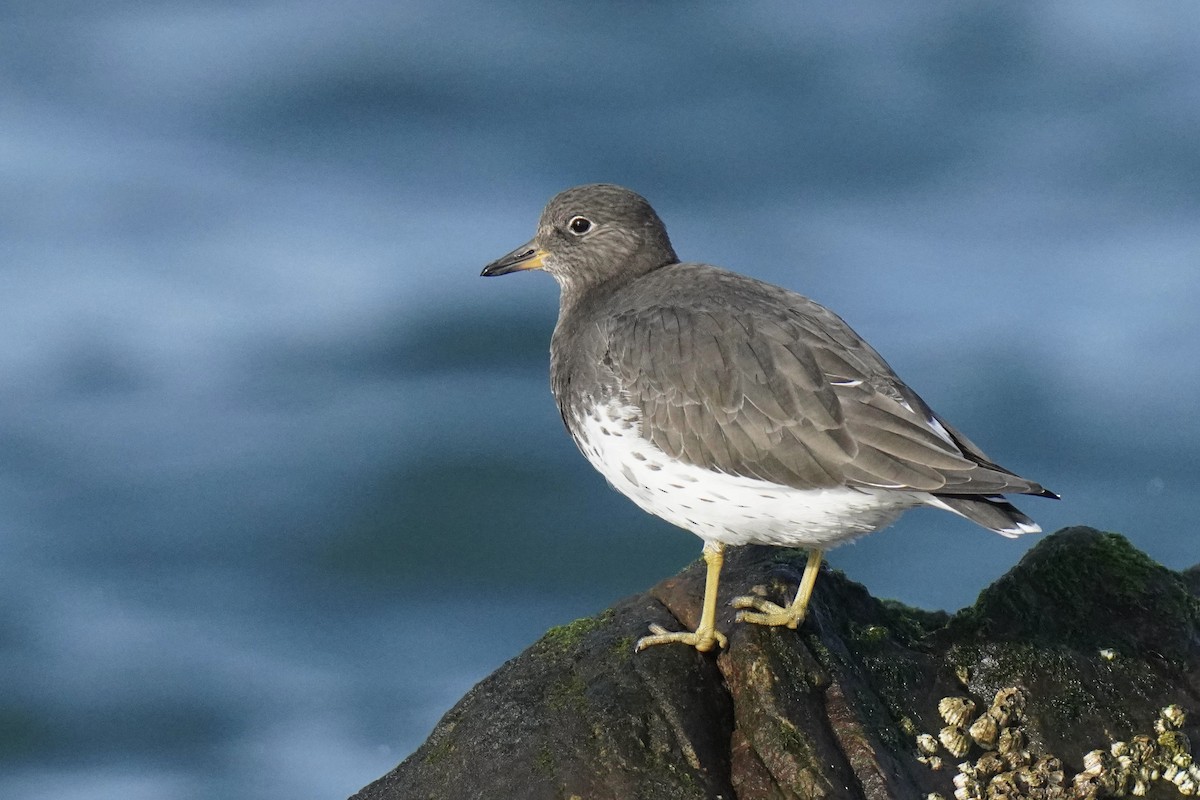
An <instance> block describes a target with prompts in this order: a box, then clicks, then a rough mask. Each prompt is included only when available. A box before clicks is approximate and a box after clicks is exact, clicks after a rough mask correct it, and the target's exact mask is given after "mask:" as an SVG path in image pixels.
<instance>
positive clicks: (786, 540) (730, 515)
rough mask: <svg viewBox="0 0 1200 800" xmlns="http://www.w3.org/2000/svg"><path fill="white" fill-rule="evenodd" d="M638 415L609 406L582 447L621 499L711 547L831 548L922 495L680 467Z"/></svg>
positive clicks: (581, 424)
mask: <svg viewBox="0 0 1200 800" xmlns="http://www.w3.org/2000/svg"><path fill="white" fill-rule="evenodd" d="M637 420H638V410H637V409H636V408H634V407H626V406H620V405H617V404H613V405H609V406H606V407H604V408H601V409H598V411H597V413H595V414H591V415H587V416H585V417H583V418H582V419H579V420H578V421H577V433H578V434H580V435H579V438H578V442H579V447H580V449H581V450H582V451H583V454H584V455H585V456H587V459H588V461H590V462H591V464H592V466H594V467H595V468H596V469H597V470H599V471H600V473H601V474H602V475H604V477H605V478H607V479H608V482H609V483H610V484H611V485H612V486H613V488H615V489H616V490H617V491H619V492H620V493H621V494H623V495H625V496H626V497H628V498H629V499H630V500H632V501H633V502H635V503H637V504H638V505H639V506H640V507H641V508H642V509H643V510H645V511H648V512H650V513H651V514H653V515H655V516H656V517H661V518H662V519H665V520H667V521H668V522H671V523H673V524H675V525H678V526H679V527H681V528H684V529H685V530H689V531H691V532H692V533H694V534H696V535H697V536H699V537H700V538H701V539H704V540H705V541H712V542H721V543H723V544H730V545H740V544H770V545H782V546H790V547H820V548H828V547H831V546H833V545H835V544H840V543H842V542H846V541H849V540H850V539H853V538H856V537H858V536H862V535H863V534H867V533H871V532H872V531H876V530H879V529H880V528H882V527H885V526H886V525H888V524H890V523H891V522H893V521H894V520H895V519H896V517H898V516H900V514H901V513H902V512H903V511H904V510H905V509H908V508H912V507H913V506H917V505H921V504H922V503H924V502H925V499H924V497H922V496H921V495H920V494H917V493H909V492H897V491H892V490H887V489H851V488H844V487H843V488H835V489H809V490H802V489H793V488H792V487H790V486H782V485H780V484H777V483H772V482H769V481H763V480H758V479H756V478H746V477H741V476H738V475H728V474H724V473H719V472H711V471H709V470H706V469H703V468H701V467H697V466H694V465H692V464H686V463H683V462H680V461H676V460H675V459H672V458H671V457H669V456H667V455H666V454H665V453H663V452H662V451H661V450H659V449H658V448H657V447H655V446H654V445H653V444H652V443H651V442H649V441H648V440H646V439H643V438H642V437H641V432H640V430H639V425H638V422H637Z"/></svg>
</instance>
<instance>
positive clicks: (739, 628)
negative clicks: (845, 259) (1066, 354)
mask: <svg viewBox="0 0 1200 800" xmlns="http://www.w3.org/2000/svg"><path fill="white" fill-rule="evenodd" d="M803 563H804V553H803V552H802V551H798V550H784V549H779V548H754V547H747V548H738V549H735V550H732V551H730V553H729V554H728V556H727V559H726V566H725V573H724V576H723V583H722V587H723V592H722V601H725V600H726V598H727V596H732V595H733V594H735V593H738V594H741V593H745V592H746V591H747V590H749V589H750V587H751V586H753V585H755V584H766V587H765V588H766V590H767V591H768V593H769V594H771V595H773V596H777V597H778V598H780V599H782V598H785V597H790V593H791V592H794V588H795V584H796V580H797V578H798V575H799V571H800V570H802V569H803ZM702 586H703V568H702V566H701V565H699V564H694V565H692V566H691V567H689V568H688V569H686V570H684V571H683V572H682V573H680V574H679V575H677V576H675V577H673V578H670V579H668V580H666V581H663V582H662V583H660V584H659V585H658V586H656V587H654V588H653V589H651V590H650V591H649V592H648V593H646V594H643V595H639V596H637V597H633V598H630V599H628V600H625V601H623V602H621V603H619V604H618V605H616V606H615V607H613V608H612V609H609V610H608V611H605V612H604V613H602V614H600V615H598V616H596V617H593V618H590V619H584V620H579V621H577V622H574V623H572V624H570V625H567V626H563V627H560V628H554V629H552V630H551V631H549V632H548V633H547V634H546V635H545V636H544V637H543V638H542V639H541V641H539V642H538V643H537V644H535V645H534V646H533V647H531V648H529V649H528V650H526V651H525V652H524V653H522V654H521V655H519V656H518V657H517V658H515V659H513V660H512V661H510V662H508V663H507V664H505V665H504V666H503V667H501V668H500V669H499V670H498V671H497V672H496V673H494V674H493V675H491V676H490V677H488V678H486V679H485V680H484V681H482V682H481V683H480V684H479V685H478V686H476V687H475V688H474V689H472V690H471V691H470V692H469V693H468V694H467V695H466V696H465V697H464V698H463V699H462V700H461V701H460V702H459V703H458V704H457V705H456V706H455V707H454V708H453V709H451V711H450V712H449V713H447V715H446V716H445V718H443V719H442V721H441V722H440V723H439V724H438V726H437V728H436V729H435V730H434V732H433V734H432V735H431V736H430V737H429V739H428V741H426V742H425V743H424V744H423V745H422V746H421V747H420V748H419V749H418V750H417V751H416V752H415V753H413V754H412V755H411V756H410V757H409V758H407V759H406V760H405V761H404V762H403V763H401V764H400V765H399V766H398V767H396V769H394V770H393V771H392V772H390V773H388V774H387V775H386V776H384V777H383V778H381V779H379V780H378V781H376V782H375V783H372V784H371V785H370V786H367V787H366V788H364V789H363V790H362V791H360V792H359V793H358V794H357V795H355V796H354V798H355V800H401V798H404V799H407V798H422V800H425V799H426V798H428V799H430V800H433V799H434V798H510V797H512V798H517V797H519V798H531V800H539V799H540V798H547V800H549V799H551V798H553V799H554V800H571V798H580V799H581V800H582V799H583V798H587V800H607V799H608V798H613V800H616V798H639V799H644V800H656V799H657V798H664V799H666V798H670V800H679V799H680V798H727V799H728V800H733V799H734V798H740V800H758V799H759V798H771V799H772V800H790V799H791V798H827V799H828V800H833V799H834V798H903V799H905V800H907V799H908V798H925V797H926V796H928V795H930V794H931V793H937V794H940V795H941V796H942V797H944V798H949V797H953V796H956V795H955V790H956V788H957V789H958V791H959V794H958V795H957V796H960V797H963V798H971V797H980V798H983V797H1010V798H1014V800H1015V799H1016V798H1022V797H1028V798H1031V799H1032V798H1047V800H1053V799H1054V798H1063V799H1064V800H1065V799H1066V798H1075V797H1079V798H1084V797H1101V796H1108V795H1105V794H1104V793H1105V792H1108V793H1109V794H1113V793H1115V792H1118V791H1122V792H1126V793H1128V792H1131V791H1132V790H1133V789H1134V787H1135V782H1136V781H1137V780H1138V777H1137V775H1135V774H1134V773H1135V772H1137V769H1136V767H1137V765H1138V764H1140V763H1142V762H1140V761H1131V760H1130V758H1129V757H1126V758H1125V761H1123V762H1121V761H1119V760H1118V759H1114V758H1110V757H1109V756H1108V755H1106V754H1108V753H1109V752H1111V746H1112V742H1113V741H1114V740H1120V741H1121V742H1128V741H1130V740H1131V739H1132V738H1133V737H1134V736H1135V735H1137V734H1143V735H1145V736H1147V737H1149V738H1147V739H1145V740H1144V741H1146V742H1150V744H1146V745H1145V748H1143V749H1147V752H1146V754H1145V759H1149V760H1147V761H1146V762H1145V763H1146V764H1147V765H1149V766H1146V768H1145V770H1144V774H1143V777H1146V776H1148V775H1151V773H1152V771H1151V769H1150V767H1151V766H1153V765H1154V764H1159V763H1160V762H1161V763H1164V764H1165V763H1167V761H1169V759H1170V758H1171V757H1174V755H1173V754H1175V753H1176V751H1177V750H1178V749H1179V748H1180V747H1185V746H1186V742H1187V739H1186V738H1184V737H1190V738H1191V739H1196V737H1197V735H1198V733H1200V729H1198V728H1197V727H1196V725H1195V723H1196V721H1198V720H1200V600H1198V599H1197V594H1196V588H1195V587H1196V580H1195V577H1194V571H1193V572H1192V573H1191V574H1187V575H1186V576H1185V575H1183V574H1180V573H1175V572H1172V571H1170V570H1168V569H1166V568H1164V567H1162V566H1160V565H1158V564H1155V563H1154V562H1153V561H1151V560H1150V559H1149V558H1147V557H1146V556H1145V555H1144V554H1142V553H1140V552H1138V551H1137V550H1136V549H1134V548H1133V547H1132V546H1131V545H1130V544H1129V542H1128V541H1126V540H1125V539H1124V538H1123V537H1121V536H1119V535H1116V534H1111V533H1101V532H1099V531H1096V530H1093V529H1090V528H1071V529H1066V530H1063V531H1060V532H1058V533H1056V534H1053V535H1050V536H1047V537H1046V538H1045V539H1043V540H1042V541H1041V542H1040V543H1039V544H1038V545H1037V546H1036V547H1034V548H1033V549H1032V550H1030V551H1029V552H1028V553H1027V554H1026V556H1025V557H1024V558H1023V559H1022V560H1021V562H1020V564H1018V565H1017V566H1016V567H1014V568H1013V570H1011V571H1010V572H1009V573H1008V574H1007V575H1005V576H1003V577H1002V578H1000V579H999V580H998V581H996V583H994V584H993V585H992V586H990V587H989V588H988V589H986V590H985V591H984V592H983V593H982V594H981V595H980V598H979V601H978V602H977V603H976V604H975V605H974V606H972V607H970V608H967V609H964V610H963V611H961V612H959V613H958V614H956V615H954V616H953V617H951V616H950V615H947V614H944V613H931V612H925V611H920V610H917V609H911V608H907V607H905V606H902V605H900V604H897V603H892V602H885V601H880V600H877V599H875V598H873V597H871V596H870V595H869V594H868V593H867V591H866V590H865V589H864V588H863V587H862V586H860V585H859V584H856V583H854V582H852V581H849V580H847V579H846V578H845V577H844V576H843V575H841V574H840V573H838V572H836V571H832V572H831V571H829V570H825V574H823V575H822V576H821V578H820V580H818V582H817V591H816V594H815V596H814V601H813V604H812V606H811V610H810V615H809V619H808V620H807V621H806V622H805V624H804V625H803V626H802V627H801V629H800V630H799V631H790V630H785V629H766V628H762V627H759V626H754V625H742V624H736V623H734V622H733V620H732V615H733V612H732V611H731V610H730V609H728V608H727V607H725V611H724V612H723V614H724V618H723V619H722V620H721V622H720V626H721V629H722V630H724V631H726V632H727V633H728V634H729V639H730V643H729V648H728V649H727V650H725V651H723V652H721V653H720V654H719V655H713V654H707V655H702V654H699V653H696V652H695V651H694V650H692V649H691V648H687V647H682V646H664V647H656V648H651V649H649V650H647V651H644V652H642V653H637V654H635V653H634V652H633V643H634V642H635V641H636V640H637V638H638V637H639V636H641V635H643V634H644V633H645V631H646V626H647V624H648V623H651V622H657V623H659V624H661V625H663V626H664V627H666V628H669V629H676V628H678V627H679V626H680V625H686V626H689V627H694V626H695V625H696V623H697V621H698V620H697V619H696V616H697V615H698V613H699V597H700V595H701V593H702ZM946 697H962V698H968V699H969V700H971V701H973V709H974V710H972V711H970V713H969V714H967V713H966V712H965V711H964V712H962V713H963V714H965V715H966V717H973V718H974V719H973V721H972V720H971V719H966V718H964V719H963V720H962V724H959V725H953V724H948V723H947V722H946V721H945V720H944V719H943V718H942V716H941V715H940V714H939V710H938V707H939V701H940V700H942V698H946ZM956 702H958V704H959V705H961V706H962V707H963V708H964V709H970V708H972V704H971V703H961V701H956ZM1169 704H1176V705H1178V706H1179V707H1180V708H1181V709H1182V710H1183V711H1185V712H1187V711H1190V712H1192V716H1191V718H1190V720H1187V721H1185V722H1184V724H1183V731H1182V733H1183V737H1179V736H1176V737H1175V738H1173V739H1171V740H1170V742H1169V744H1170V747H1171V748H1174V749H1173V750H1170V749H1169V748H1168V747H1167V746H1166V745H1165V744H1164V745H1163V746H1162V747H1160V746H1159V745H1158V744H1155V742H1157V741H1158V737H1159V735H1160V733H1161V731H1156V730H1155V728H1154V726H1155V724H1156V722H1157V723H1158V724H1159V726H1160V727H1162V726H1163V725H1165V724H1167V723H1164V722H1163V720H1162V719H1160V710H1161V709H1163V708H1164V707H1166V706H1168V705H1169ZM1168 716H1169V717H1170V719H1176V718H1175V717H1174V716H1172V715H1168ZM955 719H956V720H957V719H958V718H957V717H955ZM921 734H928V737H922V738H921V740H920V741H921V744H920V745H919V744H918V736H921ZM939 737H940V742H949V743H950V744H951V745H953V746H954V748H955V750H956V751H957V752H961V753H964V754H965V755H962V756H955V755H952V754H951V752H950V751H948V750H947V748H946V746H945V744H942V743H940V742H939ZM1151 740H1153V741H1151ZM1138 741H1143V740H1138ZM1163 741H1164V742H1167V740H1166V739H1164V740H1163ZM1179 742H1182V745H1181V744H1179ZM922 747H924V748H925V750H922V749H921V748H922ZM1097 750H1101V751H1104V752H1103V753H1102V754H1101V755H1095V754H1092V755H1091V756H1090V757H1089V760H1088V764H1089V765H1090V766H1091V767H1092V771H1091V772H1084V769H1085V763H1084V762H1085V759H1084V756H1085V754H1088V753H1089V752H1090V751H1097ZM1122 752H1124V751H1122ZM1139 752H1140V751H1139ZM1141 757H1142V756H1140V755H1139V756H1138V758H1141ZM1177 758H1178V761H1184V760H1187V761H1188V762H1189V763H1190V756H1188V757H1187V759H1185V758H1184V756H1183V755H1179V756H1178V757H1177ZM1105 759H1107V760H1105ZM1154 759H1158V761H1154ZM1164 759H1165V760H1164ZM1176 763H1178V762H1176ZM960 764H961V766H960ZM1131 764H1132V766H1131ZM935 767H937V768H935ZM1174 769H1175V771H1174V772H1170V770H1168V774H1169V775H1175V776H1176V778H1177V780H1176V782H1175V783H1174V784H1169V783H1168V782H1166V781H1165V780H1164V779H1163V778H1162V777H1161V776H1160V777H1159V779H1157V780H1151V781H1149V782H1148V783H1146V784H1145V785H1144V786H1143V787H1142V788H1145V789H1146V791H1147V792H1148V794H1147V795H1146V796H1148V797H1156V796H1159V797H1172V796H1173V797H1178V796H1179V794H1178V791H1177V788H1176V787H1177V786H1178V785H1182V784H1180V780H1186V779H1187V773H1186V768H1185V769H1183V770H1182V771H1180V770H1179V769H1178V768H1174ZM1159 771H1160V772H1161V771H1162V770H1161V769H1160V770H1159ZM1081 773H1082V774H1081ZM1196 773H1197V776H1200V768H1196ZM1076 775H1080V777H1079V778H1077V779H1076V778H1075V776H1076ZM1178 775H1183V778H1182V779H1179V778H1178ZM956 781H957V782H956Z"/></svg>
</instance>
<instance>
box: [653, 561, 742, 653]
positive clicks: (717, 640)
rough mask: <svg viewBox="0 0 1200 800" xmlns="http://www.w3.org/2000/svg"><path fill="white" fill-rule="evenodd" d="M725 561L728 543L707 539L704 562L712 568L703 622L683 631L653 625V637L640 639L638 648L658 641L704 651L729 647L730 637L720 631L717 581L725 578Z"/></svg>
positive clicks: (706, 579) (707, 579) (706, 582)
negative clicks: (718, 627) (723, 575)
mask: <svg viewBox="0 0 1200 800" xmlns="http://www.w3.org/2000/svg"><path fill="white" fill-rule="evenodd" d="M724 563H725V545H723V544H721V543H719V542H706V543H705V545H704V564H705V566H707V567H708V571H707V572H706V573H705V576H704V606H703V607H702V608H701V610H700V624H699V625H698V626H697V627H696V630H695V631H679V632H676V633H671V632H669V631H667V629H666V628H664V627H662V626H661V625H651V626H650V632H651V633H652V634H653V635H652V636H643V637H642V638H641V639H638V643H637V649H638V650H645V649H646V648H647V647H653V646H654V645H656V644H670V643H672V642H679V643H681V644H690V645H692V646H693V647H695V648H696V649H697V650H699V651H700V652H701V653H706V652H708V651H709V650H712V648H713V645H714V644H715V645H719V646H721V647H725V646H727V645H728V640H726V638H725V634H723V633H721V632H720V631H718V630H717V584H718V583H719V582H720V580H721V565H722V564H724Z"/></svg>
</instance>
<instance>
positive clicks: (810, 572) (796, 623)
mask: <svg viewBox="0 0 1200 800" xmlns="http://www.w3.org/2000/svg"><path fill="white" fill-rule="evenodd" d="M820 571H821V551H820V550H809V551H808V563H807V564H806V565H805V566H804V577H803V578H801V579H800V588H799V589H797V590H796V599H795V600H793V601H792V604H791V605H790V606H788V607H787V608H783V607H782V606H778V605H776V604H774V603H772V602H771V601H770V600H767V599H766V598H763V597H754V596H747V597H735V598H733V601H732V603H731V604H732V605H733V607H734V608H740V609H750V608H752V609H754V610H753V611H744V610H743V611H739V612H738V615H737V621H738V622H751V623H754V624H755V625H786V626H788V627H789V628H791V629H792V630H795V629H796V628H798V627H800V623H801V622H804V616H805V614H807V613H808V601H809V598H811V597H812V593H813V587H815V586H816V585H817V573H818V572H820Z"/></svg>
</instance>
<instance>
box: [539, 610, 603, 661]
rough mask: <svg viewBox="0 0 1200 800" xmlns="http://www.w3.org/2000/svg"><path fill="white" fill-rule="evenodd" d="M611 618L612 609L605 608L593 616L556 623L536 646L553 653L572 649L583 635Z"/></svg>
mask: <svg viewBox="0 0 1200 800" xmlns="http://www.w3.org/2000/svg"><path fill="white" fill-rule="evenodd" d="M612 618H613V611H612V609H605V610H604V611H603V612H601V613H600V614H597V615H596V616H594V617H582V618H581V619H577V620H575V621H574V622H568V623H567V624H566V625H556V626H554V627H553V628H551V629H550V630H548V631H546V633H545V635H544V636H542V638H541V639H540V640H539V641H538V643H537V645H536V647H537V648H539V649H540V650H541V651H542V652H544V653H552V654H555V655H560V654H562V653H565V652H567V651H569V650H574V649H575V648H577V647H578V646H579V644H580V642H582V641H583V637H585V636H587V635H588V634H589V633H591V632H592V631H594V630H597V629H599V628H601V627H603V626H604V625H605V624H606V623H608V622H610V621H611V620H612Z"/></svg>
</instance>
